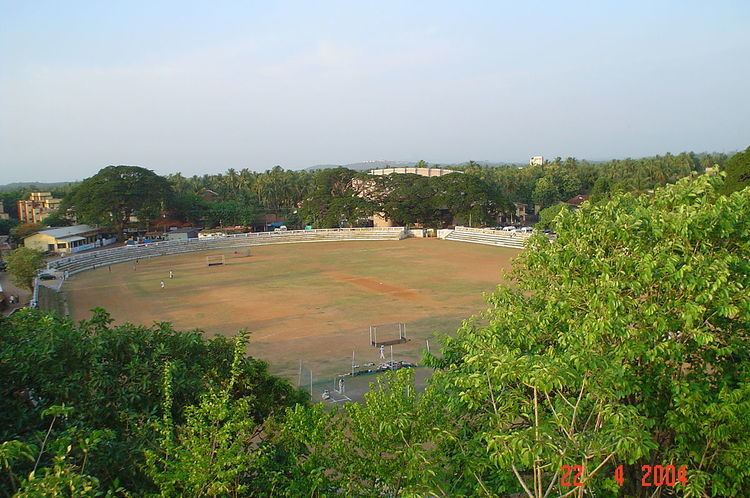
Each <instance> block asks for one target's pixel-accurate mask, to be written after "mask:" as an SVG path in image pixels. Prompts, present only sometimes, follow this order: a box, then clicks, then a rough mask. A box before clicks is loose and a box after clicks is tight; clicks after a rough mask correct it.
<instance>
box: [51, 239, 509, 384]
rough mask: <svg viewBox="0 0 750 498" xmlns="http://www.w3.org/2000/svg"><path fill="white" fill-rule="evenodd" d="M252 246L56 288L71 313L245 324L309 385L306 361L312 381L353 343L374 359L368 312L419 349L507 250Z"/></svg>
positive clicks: (456, 317) (488, 286)
mask: <svg viewBox="0 0 750 498" xmlns="http://www.w3.org/2000/svg"><path fill="white" fill-rule="evenodd" d="M251 253H252V254H251V255H250V256H235V255H234V254H233V252H232V251H231V250H227V251H216V252H210V253H209V252H199V253H192V254H186V255H180V256H173V257H169V258H167V257H162V258H154V259H151V260H141V261H140V263H138V265H137V267H135V269H134V265H133V264H132V263H123V264H119V265H113V266H112V267H111V272H110V271H109V270H108V269H107V268H106V267H104V268H100V269H97V270H94V271H88V272H84V273H81V274H79V275H76V276H74V277H72V278H71V279H70V280H69V281H68V283H66V284H65V286H64V290H65V291H66V295H67V299H68V303H69V306H70V312H71V314H72V316H73V318H75V319H77V320H79V319H83V318H86V317H88V315H89V310H90V309H91V308H94V307H96V306H101V307H104V308H106V309H107V310H108V311H109V312H110V313H111V314H112V316H113V317H114V318H115V320H116V321H117V322H124V321H130V322H134V323H141V324H151V323H153V322H155V321H170V322H172V323H174V325H175V327H176V328H177V329H194V328H199V329H201V330H203V331H205V333H206V334H207V335H213V334H228V335H234V333H235V332H236V331H237V330H239V329H242V328H244V329H247V330H248V331H250V332H251V337H250V346H249V352H250V354H251V355H253V356H256V357H259V358H262V359H265V360H267V361H268V362H269V363H270V366H271V371H272V372H274V373H276V374H279V375H282V376H284V377H286V378H288V379H290V380H293V381H294V382H295V383H296V382H297V377H298V374H299V365H300V360H302V361H303V372H304V377H305V378H303V379H302V383H303V384H308V385H309V372H310V370H312V372H313V375H314V378H315V383H316V384H318V381H319V379H320V381H321V382H322V379H324V378H325V377H326V376H327V377H329V378H330V377H331V376H332V375H334V374H336V373H342V372H346V371H348V370H349V369H350V368H351V367H350V365H351V357H352V350H354V351H355V355H356V361H357V363H365V362H370V361H373V362H377V361H378V359H379V351H378V350H377V349H375V348H373V347H370V346H369V345H368V330H369V325H371V324H383V323H392V322H405V323H407V335H408V337H409V339H410V340H409V342H408V343H406V344H403V345H398V346H395V347H394V358H395V359H404V360H410V361H417V360H419V358H420V354H421V353H420V352H421V350H422V349H423V348H424V347H425V339H428V338H431V337H432V336H433V334H434V333H435V332H438V333H441V334H443V333H450V332H452V331H455V329H456V328H457V327H458V325H459V324H460V323H461V321H462V320H463V319H465V318H466V317H468V316H470V315H472V314H474V313H477V312H479V311H481V310H482V309H484V306H485V304H484V301H483V298H482V293H483V292H488V291H491V290H493V289H494V287H495V286H496V285H497V284H498V283H499V282H500V281H501V280H502V277H501V271H502V270H503V269H509V268H510V261H511V258H512V257H514V256H515V255H516V254H518V251H517V250H515V249H505V248H498V247H489V246H482V245H474V244H461V243H455V242H446V241H442V240H436V239H407V240H403V241H378V242H335V243H333V242H332V243H328V242H327V243H316V244H284V245H276V246H262V247H254V248H252V251H251ZM209 254H225V255H226V265H224V266H215V267H210V268H209V267H207V266H206V256H207V255H209ZM169 270H173V271H174V279H172V280H170V279H169ZM160 280H164V282H165V284H166V287H165V288H164V289H161V288H160V285H159V282H160ZM383 330H384V329H383ZM384 333H385V332H381V334H384ZM394 334H395V333H394ZM381 337H382V335H380V336H379V338H381ZM430 345H431V347H436V346H437V344H436V342H435V341H434V340H433V341H431V344H430ZM387 357H390V348H389V350H388V351H387Z"/></svg>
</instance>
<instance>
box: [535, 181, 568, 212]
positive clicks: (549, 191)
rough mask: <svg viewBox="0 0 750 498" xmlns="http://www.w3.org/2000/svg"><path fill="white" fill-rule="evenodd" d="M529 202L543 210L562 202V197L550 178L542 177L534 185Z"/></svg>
mask: <svg viewBox="0 0 750 498" xmlns="http://www.w3.org/2000/svg"><path fill="white" fill-rule="evenodd" d="M531 200H532V201H533V202H534V204H536V205H538V206H541V207H542V208H545V207H548V206H551V205H552V204H554V203H555V202H558V201H560V200H562V197H561V195H560V191H559V190H558V188H557V186H556V185H555V184H554V182H553V181H552V180H551V179H550V178H547V177H542V178H540V179H539V180H537V181H536V183H535V184H534V191H533V192H532V194H531Z"/></svg>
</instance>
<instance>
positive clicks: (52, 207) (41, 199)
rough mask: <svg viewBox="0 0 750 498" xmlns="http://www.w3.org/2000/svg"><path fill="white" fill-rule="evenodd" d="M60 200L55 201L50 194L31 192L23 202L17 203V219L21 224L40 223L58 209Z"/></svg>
mask: <svg viewBox="0 0 750 498" xmlns="http://www.w3.org/2000/svg"><path fill="white" fill-rule="evenodd" d="M61 202H62V199H55V198H54V197H52V194H51V193H50V192H32V193H31V194H29V198H28V199H27V200H25V201H23V200H22V201H18V219H19V220H20V221H21V223H42V222H43V221H44V219H45V218H46V217H47V216H49V215H50V214H52V213H53V212H55V211H56V210H57V208H59V207H60V203H61Z"/></svg>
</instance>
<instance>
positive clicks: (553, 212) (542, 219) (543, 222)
mask: <svg viewBox="0 0 750 498" xmlns="http://www.w3.org/2000/svg"><path fill="white" fill-rule="evenodd" d="M570 209H571V208H570V206H568V205H567V204H564V203H562V202H558V203H557V204H555V205H554V206H550V207H546V208H544V209H542V210H541V211H539V222H537V224H536V226H537V228H541V229H542V230H549V229H552V225H553V224H554V223H553V222H554V221H555V218H556V217H557V215H558V214H560V212H562V211H570Z"/></svg>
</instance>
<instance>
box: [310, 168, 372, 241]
mask: <svg viewBox="0 0 750 498" xmlns="http://www.w3.org/2000/svg"><path fill="white" fill-rule="evenodd" d="M366 188H367V179H366V178H363V177H362V175H358V174H357V172H356V171H353V170H350V169H347V168H331V169H324V170H321V171H317V172H315V174H314V175H313V178H312V184H311V185H310V187H309V190H308V193H307V197H306V198H305V200H304V201H303V202H302V206H301V208H300V210H299V215H300V218H301V219H302V220H303V221H305V222H307V223H311V224H313V225H315V226H316V227H317V228H336V227H339V226H341V225H342V223H347V224H349V225H352V226H355V225H356V224H357V222H358V221H359V220H360V219H361V218H366V217H367V216H370V215H372V213H373V212H374V210H375V207H374V205H373V203H372V202H371V201H370V200H369V199H368V198H366V197H365V196H364V195H363V192H364V191H365V190H366Z"/></svg>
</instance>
